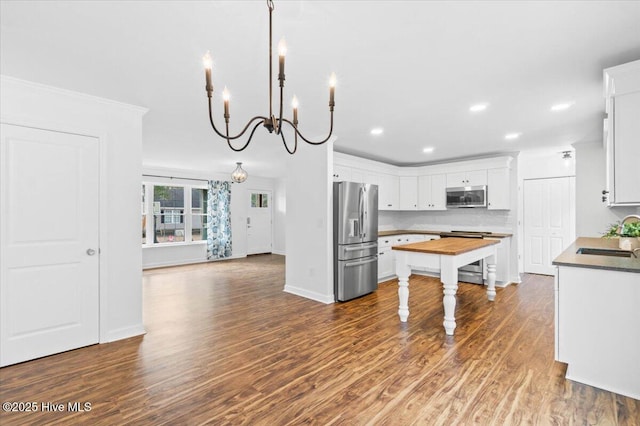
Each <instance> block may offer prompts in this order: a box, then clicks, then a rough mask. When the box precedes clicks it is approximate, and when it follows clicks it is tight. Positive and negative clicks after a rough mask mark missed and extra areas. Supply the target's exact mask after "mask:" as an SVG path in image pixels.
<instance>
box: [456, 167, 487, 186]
mask: <svg viewBox="0 0 640 426" xmlns="http://www.w3.org/2000/svg"><path fill="white" fill-rule="evenodd" d="M486 184H487V171H486V170H470V171H468V172H459V173H447V188H455V187H459V186H478V185H486Z"/></svg>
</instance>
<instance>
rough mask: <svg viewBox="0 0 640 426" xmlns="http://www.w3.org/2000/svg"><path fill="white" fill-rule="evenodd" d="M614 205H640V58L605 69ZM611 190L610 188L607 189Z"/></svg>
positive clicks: (609, 197)
mask: <svg viewBox="0 0 640 426" xmlns="http://www.w3.org/2000/svg"><path fill="white" fill-rule="evenodd" d="M604 84H605V96H606V108H607V113H608V117H607V127H608V132H607V135H606V139H605V146H606V150H607V188H606V189H605V191H604V192H603V195H604V197H603V201H606V202H608V204H609V205H610V206H637V205H640V185H639V184H638V182H640V172H639V171H638V165H639V164H640V60H639V61H634V62H630V63H628V64H624V65H620V66H617V67H613V68H608V69H606V70H604ZM607 191H608V192H607Z"/></svg>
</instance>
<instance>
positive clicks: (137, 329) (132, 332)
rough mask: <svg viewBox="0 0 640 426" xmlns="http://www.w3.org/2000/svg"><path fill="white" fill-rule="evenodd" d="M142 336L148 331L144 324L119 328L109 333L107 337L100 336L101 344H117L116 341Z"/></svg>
mask: <svg viewBox="0 0 640 426" xmlns="http://www.w3.org/2000/svg"><path fill="white" fill-rule="evenodd" d="M142 334H146V330H145V329H144V325H142V324H137V325H134V326H130V327H122V328H117V329H115V330H109V331H107V335H106V336H100V343H109V342H115V341H116V340H122V339H128V338H129V337H134V336H140V335H142Z"/></svg>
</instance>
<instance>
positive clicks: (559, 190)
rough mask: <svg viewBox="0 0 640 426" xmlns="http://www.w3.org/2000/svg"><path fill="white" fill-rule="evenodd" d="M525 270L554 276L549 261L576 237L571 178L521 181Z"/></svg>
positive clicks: (572, 181)
mask: <svg viewBox="0 0 640 426" xmlns="http://www.w3.org/2000/svg"><path fill="white" fill-rule="evenodd" d="M523 216H524V272H530V273H534V274H545V275H553V274H554V268H553V265H552V264H551V262H552V261H553V259H555V258H556V257H557V256H558V255H559V254H560V253H562V251H563V250H564V249H566V248H567V247H568V246H569V244H571V243H572V242H573V240H574V239H575V182H574V178H573V177H563V178H553V179H531V180H525V181H524V215H523Z"/></svg>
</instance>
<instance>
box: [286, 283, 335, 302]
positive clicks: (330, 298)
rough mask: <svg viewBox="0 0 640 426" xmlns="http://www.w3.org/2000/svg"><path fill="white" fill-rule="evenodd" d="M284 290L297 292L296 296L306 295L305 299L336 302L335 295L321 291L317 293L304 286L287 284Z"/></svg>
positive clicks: (292, 292)
mask: <svg viewBox="0 0 640 426" xmlns="http://www.w3.org/2000/svg"><path fill="white" fill-rule="evenodd" d="M284 291H285V292H286V293H291V294H295V295H296V296H300V297H304V298H305V299H311V300H315V301H316V302H320V303H324V304H327V305H329V304H331V303H335V299H334V296H333V295H326V294H320V293H316V292H315V291H309V290H306V289H304V288H300V287H295V286H292V285H285V286H284Z"/></svg>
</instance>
